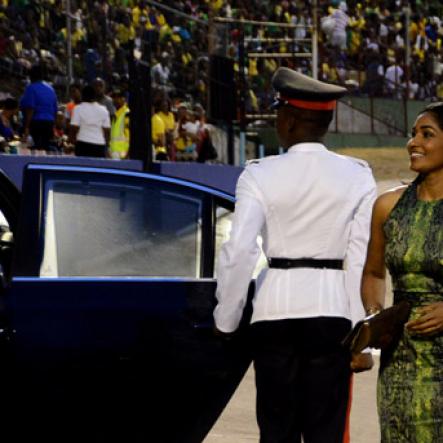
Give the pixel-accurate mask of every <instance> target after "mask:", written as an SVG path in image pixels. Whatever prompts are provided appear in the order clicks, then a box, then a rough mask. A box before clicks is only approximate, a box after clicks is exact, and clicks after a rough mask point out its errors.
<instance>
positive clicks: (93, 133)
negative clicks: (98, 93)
mask: <svg viewBox="0 0 443 443" xmlns="http://www.w3.org/2000/svg"><path fill="white" fill-rule="evenodd" d="M110 128H111V121H110V118H109V112H108V110H107V109H106V108H105V107H104V106H102V105H100V104H98V103H97V102H96V101H95V91H94V88H93V87H92V86H85V87H84V88H83V90H82V102H81V103H80V104H79V105H77V106H76V107H75V108H74V110H73V112H72V119H71V124H70V132H69V141H70V142H71V143H72V144H74V145H75V155H77V156H82V157H106V156H107V146H108V145H109V138H110Z"/></svg>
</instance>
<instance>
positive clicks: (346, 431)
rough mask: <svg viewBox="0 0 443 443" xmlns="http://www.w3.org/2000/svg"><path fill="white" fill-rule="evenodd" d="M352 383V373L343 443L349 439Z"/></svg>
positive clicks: (346, 442)
mask: <svg viewBox="0 0 443 443" xmlns="http://www.w3.org/2000/svg"><path fill="white" fill-rule="evenodd" d="M352 385H353V375H351V377H350V379H349V396H348V407H347V409H346V423H345V432H344V433H343V443H350V441H351V432H350V431H351V430H350V424H351V423H350V422H351V405H352Z"/></svg>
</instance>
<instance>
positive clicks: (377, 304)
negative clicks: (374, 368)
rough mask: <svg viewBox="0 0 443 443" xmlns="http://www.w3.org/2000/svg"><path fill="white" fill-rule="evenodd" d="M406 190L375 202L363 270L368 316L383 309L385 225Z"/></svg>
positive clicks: (364, 296) (393, 191)
mask: <svg viewBox="0 0 443 443" xmlns="http://www.w3.org/2000/svg"><path fill="white" fill-rule="evenodd" d="M404 189H405V188H397V189H395V190H392V191H388V192H386V193H384V194H382V195H380V197H378V199H377V200H376V201H375V205H374V210H373V212H372V222H371V237H370V240H369V245H368V253H367V256H366V263H365V266H364V268H363V278H362V284H361V297H362V301H363V306H364V308H365V311H366V313H367V314H372V313H375V312H378V311H380V310H381V309H383V306H384V303H385V291H386V267H385V245H386V239H385V234H384V231H383V225H384V223H385V221H386V220H387V218H388V216H389V214H390V213H391V211H392V209H393V208H394V206H395V204H396V203H397V201H398V199H399V198H400V196H401V194H402V193H403V192H404Z"/></svg>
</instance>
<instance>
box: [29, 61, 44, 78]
mask: <svg viewBox="0 0 443 443" xmlns="http://www.w3.org/2000/svg"><path fill="white" fill-rule="evenodd" d="M29 78H30V79H31V82H38V81H41V80H43V78H44V68H43V66H42V65H41V64H38V65H33V66H32V67H31V69H30V71H29Z"/></svg>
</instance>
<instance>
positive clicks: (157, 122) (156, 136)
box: [151, 114, 165, 145]
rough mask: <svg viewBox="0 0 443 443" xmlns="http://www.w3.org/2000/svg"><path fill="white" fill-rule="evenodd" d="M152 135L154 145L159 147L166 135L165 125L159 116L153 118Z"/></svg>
mask: <svg viewBox="0 0 443 443" xmlns="http://www.w3.org/2000/svg"><path fill="white" fill-rule="evenodd" d="M151 134H152V143H153V144H154V145H157V144H158V143H159V142H160V140H161V137H162V136H163V135H165V124H164V123H163V120H162V119H161V118H160V117H159V116H158V115H157V114H154V115H153V116H152V118H151Z"/></svg>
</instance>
